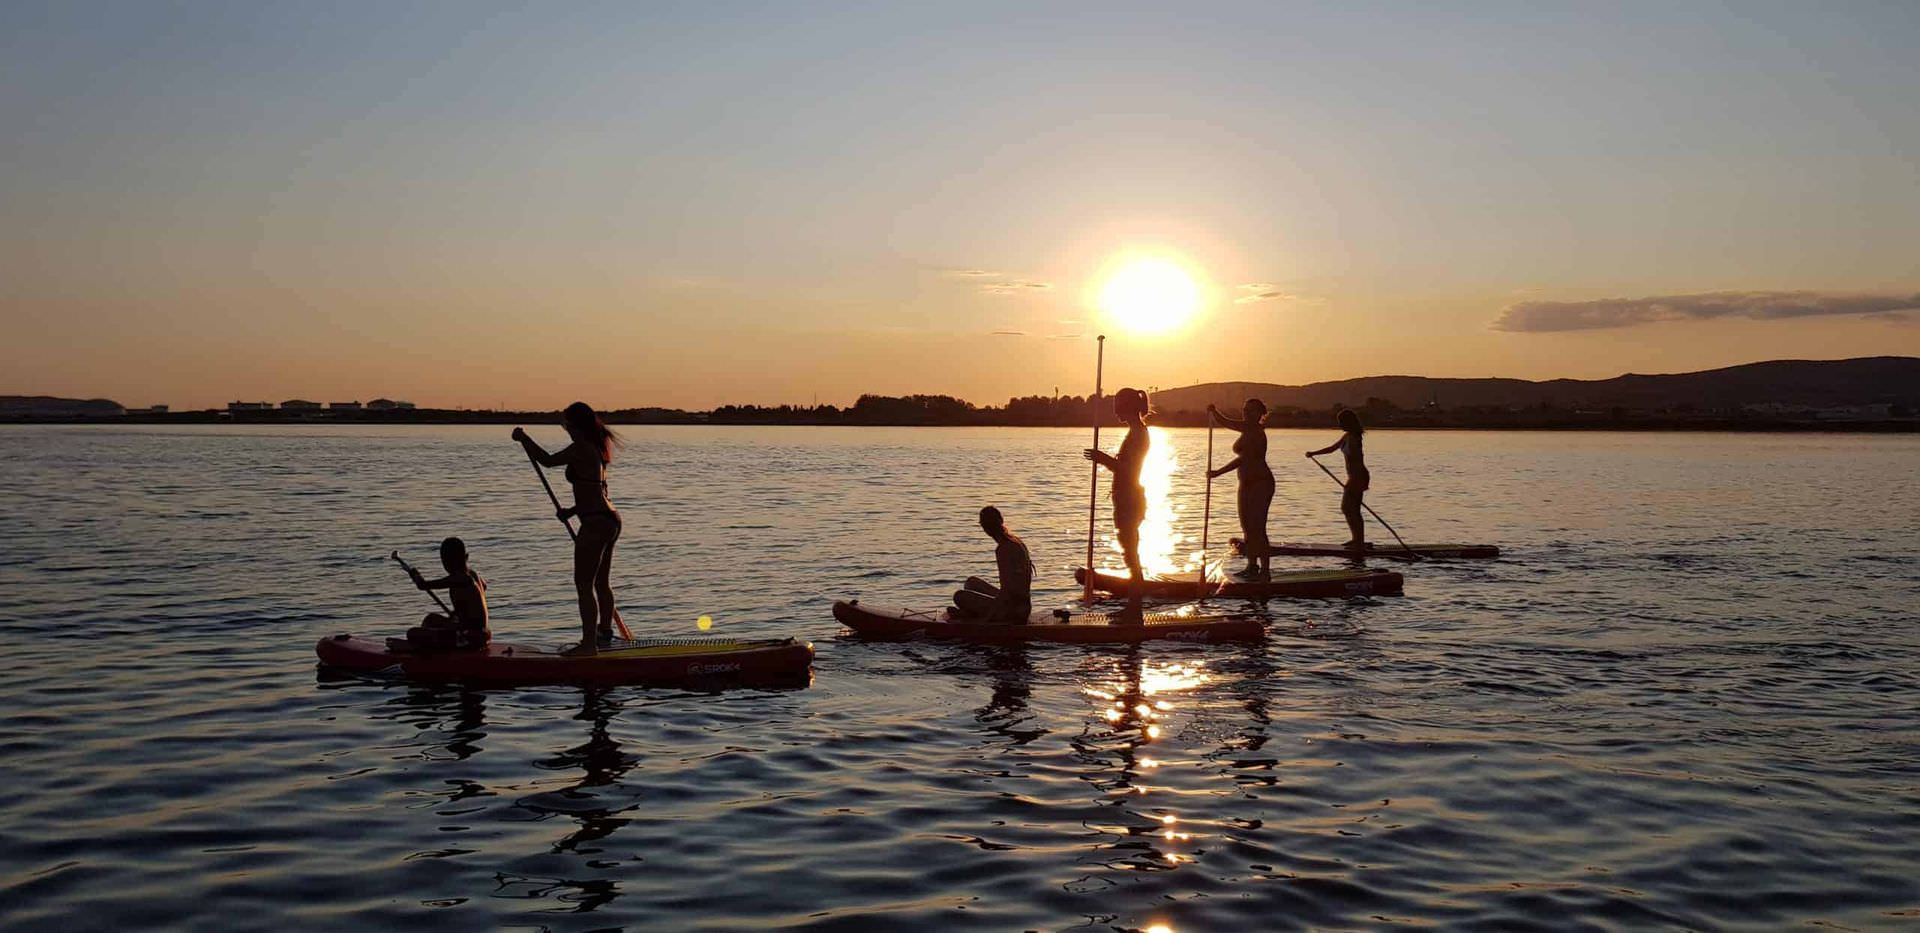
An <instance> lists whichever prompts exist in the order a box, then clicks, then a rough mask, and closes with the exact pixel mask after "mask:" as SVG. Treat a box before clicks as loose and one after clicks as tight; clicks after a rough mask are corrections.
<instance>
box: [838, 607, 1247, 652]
mask: <svg viewBox="0 0 1920 933" xmlns="http://www.w3.org/2000/svg"><path fill="white" fill-rule="evenodd" d="M833 617H834V618H836V619H839V620H840V621H841V623H842V624H844V625H846V627H847V628H850V629H852V630H853V631H854V634H856V635H859V636H861V637H863V638H876V639H881V640H884V641H900V640H904V639H910V638H944V639H951V640H954V641H972V642H988V643H996V644H1007V643H1013V642H1034V641H1051V642H1071V643H1077V644H1095V643H1107V644H1112V643H1120V644H1129V643H1133V642H1141V641H1150V640H1152V639H1157V638H1167V639H1173V640H1176V641H1202V642H1214V641H1258V640H1259V639H1261V638H1262V637H1264V636H1265V635H1266V627H1265V626H1264V625H1262V624H1261V622H1260V620H1259V619H1255V618H1250V617H1247V616H1239V617H1234V616H1224V615H1198V614H1193V613H1177V612H1154V613H1148V614H1147V615H1146V618H1145V619H1144V621H1141V622H1131V623H1122V622H1115V621H1114V619H1113V616H1111V615H1109V614H1107V613H1100V612H1086V613H1076V612H1068V611H1066V610H1064V609H1062V610H1056V611H1054V612H1036V613H1034V614H1033V615H1032V616H1030V617H1029V618H1028V619H1027V624H1025V625H1009V624H1007V623H1004V622H979V621H974V620H970V619H965V618H955V617H953V616H951V615H950V614H949V613H947V612H944V611H942V612H923V611H921V610H918V609H897V608H892V607H885V606H868V605H865V604H863V603H861V602H860V601H859V600H857V599H853V600H841V601H839V602H836V603H834V604H833Z"/></svg>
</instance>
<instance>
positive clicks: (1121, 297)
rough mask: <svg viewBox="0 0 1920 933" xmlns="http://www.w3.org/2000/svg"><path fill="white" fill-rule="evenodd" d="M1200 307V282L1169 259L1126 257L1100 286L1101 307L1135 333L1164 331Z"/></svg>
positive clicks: (1184, 319) (1109, 315)
mask: <svg viewBox="0 0 1920 933" xmlns="http://www.w3.org/2000/svg"><path fill="white" fill-rule="evenodd" d="M1199 308H1200V285H1199V283H1197V282H1195V281H1194V279H1193V276H1192V275H1190V274H1189V273H1188V272H1187V270H1186V269H1185V268H1183V267H1182V266H1181V265H1180V264H1179V263H1177V262H1174V261H1172V260H1170V259H1163V258H1159V257H1141V258H1134V259H1128V260H1125V261H1123V262H1122V263H1120V264H1119V267H1118V268H1117V269H1115V270H1114V272H1113V274H1112V275H1110V276H1108V277H1107V281H1106V284H1104V285H1102V286H1101V287H1100V310H1102V311H1104V312H1106V314H1107V316H1108V317H1110V318H1112V319H1113V321H1114V322H1115V323H1117V324H1119V325H1120V326H1122V327H1124V328H1126V329H1128V330H1131V331H1134V332H1137V333H1143V334H1164V333H1166V332H1167V331H1170V330H1173V329H1174V328H1176V327H1179V326H1180V325H1182V324H1184V323H1186V322H1187V319H1189V318H1191V317H1193V313H1194V312H1195V311H1197V310H1199Z"/></svg>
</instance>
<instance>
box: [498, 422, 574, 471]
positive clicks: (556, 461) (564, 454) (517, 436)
mask: <svg viewBox="0 0 1920 933" xmlns="http://www.w3.org/2000/svg"><path fill="white" fill-rule="evenodd" d="M513 439H514V440H516V441H519V442H520V446H522V447H524V448H526V449H527V456H530V457H532V458H533V462H535V463H538V464H540V465H541V466H543V467H557V466H566V465H567V460H568V459H569V458H570V457H571V456H572V455H573V447H574V445H572V444H568V445H567V446H566V447H564V448H561V449H560V450H559V451H558V452H556V453H547V451H546V449H545V448H543V447H541V446H540V445H539V444H537V443H535V442H534V440H533V438H532V437H530V436H528V435H527V432H525V431H523V430H521V429H519V428H514V429H513Z"/></svg>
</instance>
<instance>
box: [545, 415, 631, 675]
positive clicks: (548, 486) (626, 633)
mask: <svg viewBox="0 0 1920 933" xmlns="http://www.w3.org/2000/svg"><path fill="white" fill-rule="evenodd" d="M527 462H528V463H531V464H533V475H535V476H538V477H540V486H541V488H543V489H545V490H546V491H547V500H548V501H550V502H552V503H553V512H554V515H556V516H558V515H559V514H560V497H559V496H556V495H554V494H553V484H552V483H551V482H548V481H547V471H546V470H543V469H541V468H540V461H538V460H535V459H533V451H531V450H529V451H527ZM560 527H562V528H565V529H566V530H567V540H569V541H578V540H580V535H579V534H577V533H576V532H574V530H573V523H572V522H570V521H567V520H566V519H565V518H561V519H560ZM613 624H614V625H615V626H617V627H618V628H619V629H620V637H621V638H624V639H626V640H628V641H632V640H633V632H632V631H631V630H629V629H628V628H627V620H625V619H622V618H621V617H620V610H618V609H615V610H613Z"/></svg>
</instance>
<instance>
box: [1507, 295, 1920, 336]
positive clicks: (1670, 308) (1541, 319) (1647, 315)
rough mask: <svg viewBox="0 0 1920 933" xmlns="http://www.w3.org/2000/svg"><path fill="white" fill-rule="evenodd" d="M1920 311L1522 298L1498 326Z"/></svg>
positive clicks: (1908, 301) (1778, 300)
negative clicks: (1523, 299)
mask: <svg viewBox="0 0 1920 933" xmlns="http://www.w3.org/2000/svg"><path fill="white" fill-rule="evenodd" d="M1913 310H1920V295H1871V294H1859V293H1838V292H1811V291H1798V292H1702V293H1700V294H1695V295H1654V296H1651V297H1647V298H1601V299H1596V300H1593V301H1522V302H1518V303H1515V304H1511V305H1508V306H1507V308H1506V310H1504V311H1502V312H1501V313H1500V317H1499V318H1498V319H1497V320H1495V321H1494V322H1493V329H1494V330H1504V331H1514V332H1520V333H1541V332H1553V331H1566V330H1602V329H1607V328H1615V327H1634V326H1637V325H1640V324H1653V323H1657V322H1660V321H1704V320H1712V319H1714V318H1725V317H1738V318H1748V319H1751V320H1757V321H1772V320H1779V319H1781V318H1795V317H1822V316H1828V315H1836V314H1886V313H1889V312H1894V311H1913Z"/></svg>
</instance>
